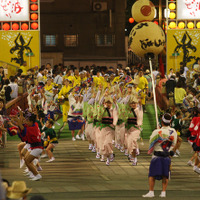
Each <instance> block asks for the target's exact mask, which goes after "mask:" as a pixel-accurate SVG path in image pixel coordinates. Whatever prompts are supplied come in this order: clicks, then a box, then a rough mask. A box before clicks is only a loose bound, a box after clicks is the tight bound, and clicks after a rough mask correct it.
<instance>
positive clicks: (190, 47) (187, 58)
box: [166, 29, 200, 73]
mask: <svg viewBox="0 0 200 200" xmlns="http://www.w3.org/2000/svg"><path fill="white" fill-rule="evenodd" d="M199 38H200V30H199V29H192V30H189V29H182V30H180V29H174V30H167V71H166V72H167V73H169V69H170V68H173V69H174V71H179V70H180V62H183V63H184V66H187V67H188V68H189V69H191V68H192V65H193V63H194V62H195V60H196V58H197V57H200V40H199Z"/></svg>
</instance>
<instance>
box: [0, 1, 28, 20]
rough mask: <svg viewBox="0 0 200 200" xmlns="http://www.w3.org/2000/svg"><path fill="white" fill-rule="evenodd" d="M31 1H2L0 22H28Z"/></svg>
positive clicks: (0, 3) (0, 4) (0, 2)
mask: <svg viewBox="0 0 200 200" xmlns="http://www.w3.org/2000/svg"><path fill="white" fill-rule="evenodd" d="M28 20H29V0H0V21H28Z"/></svg>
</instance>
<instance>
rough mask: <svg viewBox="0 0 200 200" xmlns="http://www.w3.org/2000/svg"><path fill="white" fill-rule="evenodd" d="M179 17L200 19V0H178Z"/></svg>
mask: <svg viewBox="0 0 200 200" xmlns="http://www.w3.org/2000/svg"><path fill="white" fill-rule="evenodd" d="M177 19H200V0H178V1H177Z"/></svg>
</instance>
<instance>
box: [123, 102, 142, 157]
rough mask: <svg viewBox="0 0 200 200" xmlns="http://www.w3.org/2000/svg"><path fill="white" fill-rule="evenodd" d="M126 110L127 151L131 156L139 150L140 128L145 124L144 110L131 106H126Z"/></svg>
mask: <svg viewBox="0 0 200 200" xmlns="http://www.w3.org/2000/svg"><path fill="white" fill-rule="evenodd" d="M126 110H127V121H126V130H127V149H128V152H129V154H132V153H133V150H135V149H138V143H137V140H138V139H139V138H140V133H141V129H140V127H141V125H142V123H143V110H142V108H141V107H137V108H136V109H133V108H131V107H130V106H129V105H127V106H126Z"/></svg>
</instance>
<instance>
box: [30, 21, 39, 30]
mask: <svg viewBox="0 0 200 200" xmlns="http://www.w3.org/2000/svg"><path fill="white" fill-rule="evenodd" d="M31 28H32V29H34V30H35V29H37V28H38V23H36V22H33V23H32V24H31Z"/></svg>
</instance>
